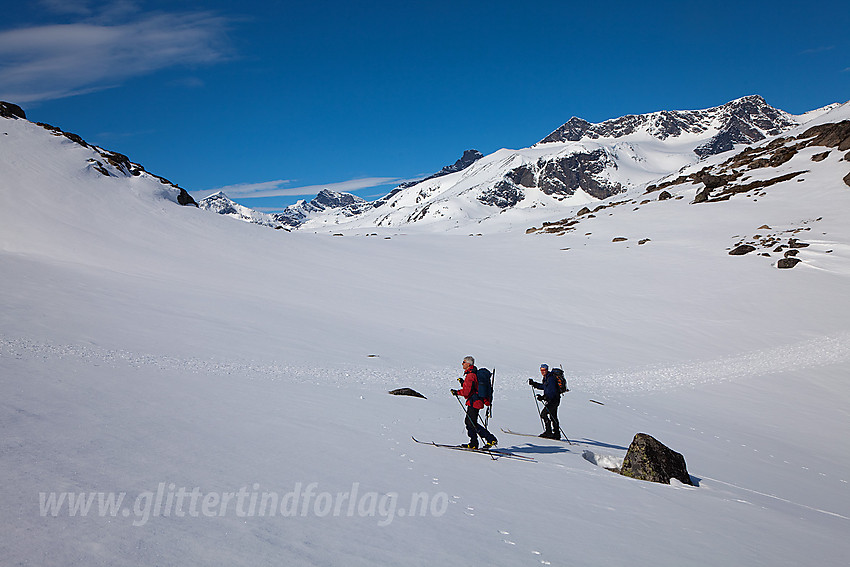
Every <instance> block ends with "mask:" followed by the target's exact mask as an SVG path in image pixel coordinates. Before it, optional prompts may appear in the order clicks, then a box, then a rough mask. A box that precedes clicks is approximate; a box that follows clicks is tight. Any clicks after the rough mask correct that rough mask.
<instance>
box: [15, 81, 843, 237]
mask: <svg viewBox="0 0 850 567" xmlns="http://www.w3.org/2000/svg"><path fill="white" fill-rule="evenodd" d="M838 106H841V105H838V104H833V105H829V106H826V107H823V108H820V109H817V110H813V111H811V112H808V113H806V114H803V115H792V114H789V113H787V112H784V111H782V110H779V109H776V108H773V107H772V106H770V105H769V104H767V103H766V102H765V100H764V99H763V98H762V97H760V96H757V95H753V96H747V97H743V98H740V99H737V100H733V101H731V102H728V103H726V104H724V105H721V106H717V107H713V108H708V109H704V110H685V111H660V112H653V113H649V114H641V115H628V116H623V117H620V118H615V119H611V120H606V121H604V122H600V123H597V124H593V123H590V122H588V121H586V120H583V119H581V118H577V117H573V118H571V119H570V120H568V121H567V122H566V123H564V124H563V125H562V126H560V127H558V128H557V129H555V130H554V131H553V132H551V133H550V134H549V135H547V136H545V137H544V138H543V139H541V140H540V142H538V143H536V144H534V145H533V146H531V147H529V148H522V149H518V150H511V149H501V150H498V151H496V152H494V153H492V154H489V155H487V156H484V155H482V154H481V153H480V152H478V151H477V150H467V151H465V152H464V154H463V156H461V158H460V159H458V160H457V161H456V162H455V163H454V164H451V165H447V166H446V167H444V168H442V169H441V170H440V171H439V172H437V173H435V174H433V175H430V176H428V177H425V178H424V179H421V180H419V181H414V182H407V183H404V184H401V185H399V186H398V187H396V188H394V189H393V190H392V191H390V192H389V193H388V194H387V195H385V196H384V197H382V198H380V199H377V200H375V201H365V200H364V199H362V198H360V197H358V196H356V195H353V194H350V193H337V192H333V191H329V190H323V191H321V192H320V193H319V194H318V195H317V196H316V197H315V198H314V199H312V200H310V201H305V200H302V201H299V202H298V203H296V204H294V205H291V206H289V207H287V208H286V209H285V210H284V211H282V212H279V213H264V212H260V211H256V210H253V209H250V208H248V207H245V206H242V205H239V204H238V203H236V202H234V201H232V200H231V199H229V198H228V197H227V196H226V195H225V194H224V193H216V194H214V195H211V196H209V197H207V198H205V199H203V200H201V201H200V202H198V203H196V202H195V201H194V199H192V197H191V196H190V195H189V193H188V192H186V191H185V190H184V189H182V188H181V187H179V186H178V185H176V184H174V183H172V182H170V181H168V180H167V179H164V178H162V177H158V176H156V175H153V174H151V173H149V172H147V171H146V170H145V169H144V168H143V167H142V166H141V165H139V164H137V163H133V162H131V161H130V160H129V159H128V158H127V157H126V156H124V155H122V154H119V153H117V152H111V151H109V150H105V149H103V148H99V147H97V146H93V145H90V144H87V143H86V142H85V141H84V140H83V139H82V138H80V137H79V136H77V135H75V134H71V133H67V132H63V131H62V130H60V129H59V128H57V127H54V126H51V125H48V124H43V123H38V124H37V126H40V127H41V128H43V129H45V130H47V131H48V132H50V133H51V134H53V135H55V136H64V137H65V138H67V139H68V140H70V141H72V142H74V143H75V144H77V145H79V146H81V147H83V148H86V149H87V150H88V151H89V152H90V155H89V157H88V158H87V165H86V167H87V168H88V169H90V170H91V171H93V172H97V173H100V174H101V175H103V176H107V177H138V176H145V177H147V178H150V179H151V180H153V181H154V182H157V183H160V184H162V185H163V186H164V188H165V189H164V194H172V193H173V199H174V200H175V201H176V202H178V203H180V204H183V205H187V204H188V205H198V206H199V207H200V208H202V209H206V210H209V211H212V212H215V213H218V214H221V215H227V216H230V217H233V218H237V219H240V220H243V221H246V222H251V223H256V224H260V225H264V226H269V227H273V228H278V229H285V230H294V229H299V228H305V229H311V230H320V229H323V228H331V229H333V230H338V229H342V228H351V229H360V228H363V229H368V228H370V227H404V226H408V225H412V224H417V225H422V226H429V227H430V228H431V229H433V230H454V229H460V230H466V229H467V228H468V227H469V226H471V225H480V224H482V223H491V222H492V223H497V222H504V223H508V224H507V228H504V227H503V228H500V229H498V230H512V229H514V228H522V229H523V230H525V229H526V228H528V227H530V226H531V225H532V224H534V223H536V222H538V220H541V219H546V220H554V219H557V218H564V217H567V216H569V215H571V214H574V213H575V211H576V210H577V209H578V208H580V207H581V206H584V205H591V204H592V203H595V202H597V201H599V200H604V199H607V198H609V197H612V196H614V195H618V194H621V193H625V192H627V191H630V190H633V189H644V188H646V187H649V186H653V185H655V186H657V185H658V184H659V183H660V180H664V179H665V178H668V177H670V176H671V175H675V174H676V173H677V172H680V171H683V170H684V169H685V168H693V167H698V166H699V164H700V163H702V162H706V161H710V160H709V158H711V157H712V156H715V155H720V154H724V155H725V153H726V152H729V153H730V155H732V154H733V153H734V152H732V150H736V149H737V150H738V151H740V150H743V149H745V148H748V147H750V146H751V145H752V144H755V143H758V142H760V141H762V140H765V139H767V138H772V137H776V136H779V135H781V134H783V133H785V132H788V131H789V130H791V129H793V128H796V127H798V126H800V125H801V124H804V123H807V122H809V121H811V120H813V119H815V118H817V117H819V116H822V115H824V114H825V113H827V112H829V111H830V110H832V109H834V108H836V107H838ZM0 117H3V118H6V119H12V120H26V114H25V112H24V111H23V110H22V109H21V108H20V107H18V106H16V105H14V104H11V103H0Z"/></svg>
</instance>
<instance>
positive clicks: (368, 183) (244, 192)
mask: <svg viewBox="0 0 850 567" xmlns="http://www.w3.org/2000/svg"><path fill="white" fill-rule="evenodd" d="M404 181H406V180H405V179H399V178H397V177H362V178H359V179H349V180H348V181H338V182H336V183H324V184H321V185H302V186H300V187H283V185H286V184H288V183H290V181H287V180H276V181H265V182H263V183H240V184H236V185H227V186H224V187H219V188H217V189H212V190H210V191H204V193H206V194H208V195H211V194H213V193H216V192H218V191H222V192H223V193H225V194H226V195H227V196H228V197H232V198H239V199H258V198H261V197H295V196H301V195H315V194H317V193H318V192H319V191H321V190H322V189H327V190H329V191H335V192H351V191H357V190H359V189H369V188H370V187H380V186H382V185H393V184H394V185H398V184H399V183H403V182H404Z"/></svg>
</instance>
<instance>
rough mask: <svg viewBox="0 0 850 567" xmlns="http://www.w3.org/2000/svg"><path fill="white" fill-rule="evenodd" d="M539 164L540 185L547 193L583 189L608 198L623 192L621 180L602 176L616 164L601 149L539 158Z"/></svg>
mask: <svg viewBox="0 0 850 567" xmlns="http://www.w3.org/2000/svg"><path fill="white" fill-rule="evenodd" d="M536 165H537V168H538V175H537V186H538V187H539V188H540V190H541V191H543V193H545V194H546V195H561V196H570V195H574V194H575V192H576V191H577V190H579V189H581V190H582V191H584V192H585V193H587V194H588V195H590V196H592V197H596V198H597V199H607V198H608V197H610V196H612V195H616V194H617V193H622V192H623V191H624V189H623V187H622V186H621V185H620V184H619V183H612V182H610V181H608V180H606V179H604V178H603V177H601V176H600V174H601V173H602V172H603V171H604V170H605V169H606V167H611V166H615V165H616V163H615V162H614V161H613V159H612V158H611V157H610V156H609V155H608V154H607V153H606V152H605V150H602V149H599V150H595V151H593V152H588V153H575V154H570V155H567V156H561V157H559V158H557V159H546V160H540V161H539V162H537V164H536Z"/></svg>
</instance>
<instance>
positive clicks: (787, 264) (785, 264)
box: [776, 256, 800, 269]
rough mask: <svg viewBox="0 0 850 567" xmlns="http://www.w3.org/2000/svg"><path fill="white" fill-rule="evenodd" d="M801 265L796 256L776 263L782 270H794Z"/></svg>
mask: <svg viewBox="0 0 850 567" xmlns="http://www.w3.org/2000/svg"><path fill="white" fill-rule="evenodd" d="M799 263H800V259H799V258H795V257H794V256H789V257H787V258H780V259H779V260H778V261H777V262H776V267H777V268H782V269H787V268H793V267H794V266H796V265H797V264H799Z"/></svg>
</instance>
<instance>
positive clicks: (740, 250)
mask: <svg viewBox="0 0 850 567" xmlns="http://www.w3.org/2000/svg"><path fill="white" fill-rule="evenodd" d="M755 249H756V247H755V246H751V245H749V244H741V245H739V246H736V247H735V248H733V249H732V250H731V251H730V252H729V255H730V256H743V255H744V254H749V253H750V252H752V251H754V250H755Z"/></svg>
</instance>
